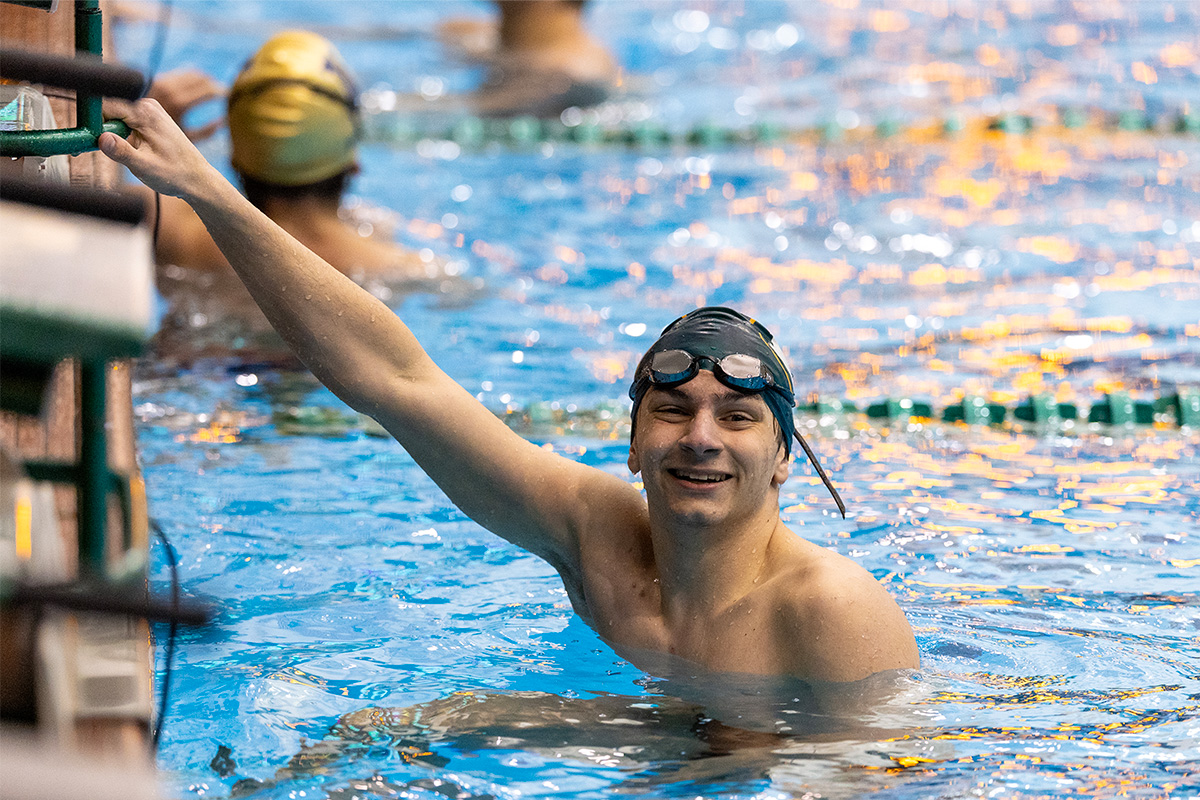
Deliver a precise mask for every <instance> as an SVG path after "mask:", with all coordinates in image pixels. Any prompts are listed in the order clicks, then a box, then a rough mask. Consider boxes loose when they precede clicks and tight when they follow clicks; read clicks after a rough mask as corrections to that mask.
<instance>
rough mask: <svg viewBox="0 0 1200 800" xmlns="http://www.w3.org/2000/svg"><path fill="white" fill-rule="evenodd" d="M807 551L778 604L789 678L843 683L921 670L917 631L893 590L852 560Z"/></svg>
mask: <svg viewBox="0 0 1200 800" xmlns="http://www.w3.org/2000/svg"><path fill="white" fill-rule="evenodd" d="M805 544H806V548H805V558H804V559H802V560H800V561H799V563H797V564H796V565H795V566H794V567H793V568H790V569H788V570H787V571H786V580H784V581H783V582H782V583H781V584H780V588H779V592H780V596H779V597H778V598H777V602H778V607H779V608H780V610H781V612H782V613H781V615H780V618H779V624H780V633H781V635H782V636H783V637H784V638H782V639H781V640H780V642H781V645H782V651H781V656H782V659H781V660H782V661H783V662H784V663H785V664H787V665H788V666H789V671H791V672H793V674H796V675H799V676H802V677H808V678H812V679H816V680H825V681H839V682H844V681H856V680H861V679H863V678H866V677H868V676H870V675H873V674H875V673H877V672H883V671H885V670H894V669H916V668H917V667H919V666H920V656H919V654H918V652H917V645H916V640H915V639H914V638H913V633H912V628H911V626H910V625H909V624H908V619H907V618H906V617H905V615H904V611H903V610H901V608H900V606H899V605H898V604H897V603H896V601H895V599H894V598H892V596H891V595H890V594H889V593H888V591H887V589H885V588H884V587H883V585H882V584H880V583H879V581H877V580H875V578H874V576H872V575H871V573H869V572H867V570H865V569H863V568H862V567H861V566H859V565H858V564H856V563H855V562H854V561H852V560H850V559H849V558H846V557H845V556H842V555H840V554H838V553H835V552H833V551H832V550H828V549H826V548H823V547H818V546H816V545H812V544H809V543H805Z"/></svg>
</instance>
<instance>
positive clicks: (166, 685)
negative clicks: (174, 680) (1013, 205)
mask: <svg viewBox="0 0 1200 800" xmlns="http://www.w3.org/2000/svg"><path fill="white" fill-rule="evenodd" d="M150 528H151V529H152V530H153V531H154V535H155V536H157V537H158V539H159V541H160V542H162V545H163V548H164V549H165V550H166V551H167V566H168V567H169V568H170V570H171V608H172V610H174V611H178V610H179V564H178V562H177V561H176V559H175V548H174V547H172V546H171V542H170V541H168V540H167V535H166V534H165V533H163V529H162V526H161V525H159V524H158V522H157V521H155V520H153V519H152V520H150ZM178 630H179V622H178V621H177V620H176V619H175V618H174V617H172V619H171V622H170V627H169V628H168V629H167V648H166V653H165V654H164V656H163V679H162V692H161V693H160V694H159V699H158V717H157V718H156V719H155V720H154V733H153V734H152V736H151V740H150V741H151V746H152V747H153V748H154V750H155V751H157V750H158V740H159V737H160V736H162V727H163V719H164V718H165V717H166V714H167V695H168V694H170V691H171V667H172V664H173V663H174V661H175V634H176V632H177V631H178Z"/></svg>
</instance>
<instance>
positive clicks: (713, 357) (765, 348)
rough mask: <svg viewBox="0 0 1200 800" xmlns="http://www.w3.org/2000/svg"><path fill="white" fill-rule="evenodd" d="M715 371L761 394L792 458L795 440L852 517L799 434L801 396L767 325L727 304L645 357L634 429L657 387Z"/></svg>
mask: <svg viewBox="0 0 1200 800" xmlns="http://www.w3.org/2000/svg"><path fill="white" fill-rule="evenodd" d="M702 369H707V370H710V371H711V372H712V373H713V375H714V376H715V377H716V378H717V380H719V381H720V382H721V383H723V384H725V385H726V386H728V387H730V388H732V389H736V390H737V391H739V392H744V393H746V394H761V395H762V399H763V401H764V402H765V403H766V404H767V408H769V409H770V410H771V414H772V415H773V416H774V417H775V420H776V421H777V422H778V423H779V431H780V434H781V438H782V444H783V447H784V451H785V453H786V454H788V455H790V454H791V444H792V437H793V436H795V437H796V441H798V442H800V446H801V447H802V448H804V452H805V454H806V455H807V456H808V460H809V461H811V462H812V465H813V467H814V468H815V469H816V470H817V475H819V476H820V478H821V481H822V483H824V484H825V488H826V489H828V490H829V493H830V494H831V495H833V500H834V502H835V503H837V507H838V510H839V511H841V513H842V516H843V517H845V516H846V505H845V503H843V502H842V498H841V495H839V494H838V491H837V489H835V488H834V487H833V482H832V481H830V480H829V476H827V475H826V474H825V470H823V469H822V468H821V465H820V463H818V462H817V457H816V454H814V453H813V451H812V448H810V447H809V446H808V442H806V441H804V437H803V436H801V435H800V431H798V430H796V420H795V418H794V417H793V416H792V409H793V408H795V407H796V394H795V389H794V387H793V386H792V376H791V373H790V372H789V371H788V368H787V365H786V364H784V363H783V357H782V356H781V355H780V354H779V350H778V349H776V347H775V344H774V337H773V336H771V332H770V331H768V330H767V329H766V327H764V326H763V325H762V323H760V322H758V321H756V320H753V319H751V318H750V317H747V316H746V315H745V314H742V313H741V312H738V311H734V310H733V309H732V308H725V307H724V306H706V307H704V308H698V309H696V310H695V311H691V312H689V313H687V314H684V315H683V316H682V317H680V318H679V319H677V320H675V321H674V322H672V323H671V324H670V325H668V326H667V327H666V328H664V329H663V332H662V335H661V336H659V338H658V341H656V342H655V343H654V344H652V345H650V349H649V350H647V351H646V354H645V355H644V356H642V360H641V361H640V362H639V363H638V366H637V369H636V370H634V373H633V374H634V380H633V384H632V385H631V386H630V387H629V398H630V399H631V400H633V409H632V410H631V411H630V416H631V418H632V423H633V424H632V427H633V429H634V430H636V429H637V413H638V408H639V407H640V406H641V404H642V399H643V398H644V397H645V396H646V392H648V391H649V390H650V388H651V387H653V386H657V387H659V388H664V389H665V388H670V387H673V386H679V385H680V384H683V383H687V382H688V381H690V380H691V379H692V378H694V377H696V374H697V373H698V372H699V371H700V370H702Z"/></svg>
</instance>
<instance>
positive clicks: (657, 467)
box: [629, 370, 788, 527]
mask: <svg viewBox="0 0 1200 800" xmlns="http://www.w3.org/2000/svg"><path fill="white" fill-rule="evenodd" d="M629 469H630V470H632V471H633V472H634V473H641V476H642V481H643V483H644V485H645V487H646V498H647V501H648V502H649V505H650V513H651V519H655V518H656V517H657V518H658V519H659V520H660V521H663V522H666V521H670V522H672V523H674V524H680V523H682V524H683V525H685V526H693V527H704V526H712V525H722V524H724V525H736V524H742V523H746V522H750V521H752V520H753V519H755V518H756V517H757V516H761V515H762V514H764V513H768V514H774V513H777V512H778V490H779V486H780V485H781V484H782V483H783V482H784V481H785V480H787V477H788V458H787V454H786V449H785V448H784V447H783V445H782V443H781V433H780V428H779V424H778V422H776V420H775V417H774V416H773V415H772V414H771V409H770V408H769V407H768V406H767V404H766V402H765V401H764V400H763V398H762V396H761V395H759V394H748V393H745V392H740V391H737V390H735V389H732V388H730V387H728V386H726V385H725V384H723V383H721V382H720V381H719V380H717V378H716V377H715V376H714V375H713V374H712V373H711V372H709V371H708V370H700V372H699V373H697V375H696V377H694V378H692V379H691V380H689V381H687V382H686V383H682V384H679V385H678V386H673V387H670V388H659V387H657V386H655V387H652V388H651V389H650V390H649V391H648V392H647V393H646V396H645V398H644V399H643V400H642V404H641V408H640V410H639V411H638V415H637V429H636V431H635V432H634V436H633V441H632V443H631V444H630V448H629Z"/></svg>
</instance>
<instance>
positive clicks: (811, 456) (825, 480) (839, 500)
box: [793, 431, 846, 519]
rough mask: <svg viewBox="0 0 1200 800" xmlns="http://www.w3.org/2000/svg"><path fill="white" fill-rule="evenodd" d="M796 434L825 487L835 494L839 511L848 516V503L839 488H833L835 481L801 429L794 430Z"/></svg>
mask: <svg viewBox="0 0 1200 800" xmlns="http://www.w3.org/2000/svg"><path fill="white" fill-rule="evenodd" d="M793 432H794V433H795V434H796V441H798V442H800V446H801V447H803V448H804V454H805V455H806V456H808V460H809V461H811V462H812V465H813V467H815V468H816V470H817V475H819V476H821V482H822V483H824V484H825V488H826V489H828V490H829V493H830V494H831V495H833V502H835V503H837V507H838V511H840V512H842V519H845V518H846V504H845V503H843V502H842V496H841V495H840V494H838V490H837V489H835V488H833V481H831V480H829V476H828V475H826V474H825V470H823V469H821V465H820V463H818V462H817V456H816V454H815V453H813V451H812V448H811V447H809V446H808V442H806V441H804V437H803V436H801V435H800V431H793Z"/></svg>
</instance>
